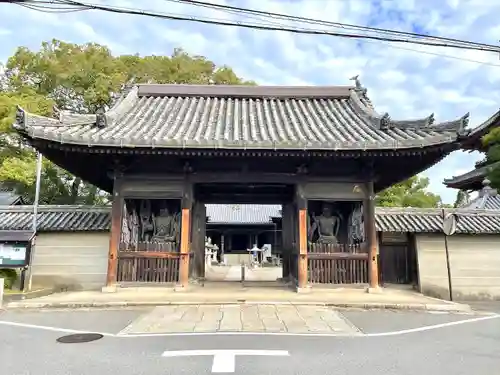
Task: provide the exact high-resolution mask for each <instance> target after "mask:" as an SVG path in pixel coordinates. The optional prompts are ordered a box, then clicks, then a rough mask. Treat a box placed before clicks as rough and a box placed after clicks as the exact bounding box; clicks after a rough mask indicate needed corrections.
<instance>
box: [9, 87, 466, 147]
mask: <svg viewBox="0 0 500 375" xmlns="http://www.w3.org/2000/svg"><path fill="white" fill-rule="evenodd" d="M149 86H151V87H149ZM148 87H149V88H148ZM363 95H364V94H362V93H360V91H359V90H358V89H355V88H352V87H351V88H349V87H347V88H346V87H335V86H332V87H266V86H258V87H250V86H246V87H245V86H224V85H219V86H213V85H212V86H196V85H140V86H138V87H136V88H135V89H133V90H130V91H129V92H128V94H127V96H126V97H125V98H121V99H120V100H119V101H118V102H117V104H116V105H115V106H114V107H113V108H112V109H110V110H109V111H108V112H106V114H105V120H104V122H105V124H104V126H103V127H98V126H96V122H97V115H94V117H93V119H92V115H81V118H78V115H76V116H75V115H73V116H72V115H69V114H62V115H61V116H60V118H59V119H49V118H43V117H40V116H34V115H31V114H28V113H26V112H20V115H19V116H18V117H17V118H18V121H19V123H18V124H17V129H18V130H19V131H20V132H22V133H24V134H27V135H28V136H29V137H34V138H42V139H47V140H51V141H56V142H65V143H71V144H80V145H86V146H91V145H100V146H110V147H113V146H114V147H127V146H129V147H163V148H179V147H182V148H185V147H190V148H225V149H289V150H303V149H311V150H350V149H363V150H370V149H396V148H415V147H422V146H430V145H438V144H446V143H452V142H455V141H456V140H457V138H458V133H460V132H461V131H462V130H463V129H464V127H465V126H466V125H467V121H468V120H467V116H464V117H463V118H461V119H459V120H456V121H451V122H446V123H441V124H434V123H433V122H434V117H433V116H432V115H431V116H429V117H427V118H424V119H421V120H410V121H394V120H392V119H390V117H389V116H388V115H387V114H385V115H379V114H377V113H376V112H375V111H374V110H373V109H372V108H371V106H369V105H368V104H367V103H368V99H367V98H364V96H363ZM99 122H100V121H99Z"/></svg>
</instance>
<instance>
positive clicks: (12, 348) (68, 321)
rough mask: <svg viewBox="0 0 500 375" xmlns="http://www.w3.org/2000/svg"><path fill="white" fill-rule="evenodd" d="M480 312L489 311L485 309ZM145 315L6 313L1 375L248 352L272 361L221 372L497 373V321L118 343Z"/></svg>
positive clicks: (161, 363)
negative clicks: (91, 337)
mask: <svg viewBox="0 0 500 375" xmlns="http://www.w3.org/2000/svg"><path fill="white" fill-rule="evenodd" d="M483 310H488V311H490V310H491V309H490V308H488V307H485V308H483ZM145 311H146V310H144V309H143V310H141V309H127V310H123V309H122V310H98V311H96V310H89V311H84V310H78V311H54V310H47V311H36V312H35V311H8V312H3V313H0V348H1V350H0V373H1V374H9V375H18V374H19V375H20V374H34V375H39V374H40V375H43V374H50V375H59V374H61V375H63V374H64V375H67V374H71V375H79V374H85V375H95V374H97V373H102V374H110V375H113V374H120V375H129V374H130V375H132V374H133V375H138V374H148V375H156V374H173V375H176V374H193V375H194V374H196V375H198V374H211V373H212V367H213V366H214V356H213V355H209V354H210V353H206V352H202V353H197V354H204V355H202V356H187V357H178V356H176V355H178V354H179V353H178V352H177V353H173V354H170V355H173V356H171V357H168V356H164V353H165V352H168V353H172V352H176V351H186V350H209V351H213V350H234V349H238V350H243V351H245V352H243V354H268V356H261V355H259V356H254V355H242V356H236V357H235V363H234V368H232V363H231V362H232V360H231V357H232V356H231V355H228V354H227V352H223V353H222V355H218V356H217V360H216V361H215V362H217V363H216V366H215V367H216V368H215V370H217V369H218V370H221V371H230V372H231V370H234V373H235V374H245V375H247V374H248V375H251V374H258V375H265V374H276V373H280V374H307V375H316V374H318V375H319V374H330V373H336V374H356V375H358V374H360V373H366V374H370V375H375V374H384V375H386V374H398V375H399V374H405V375H413V374H415V375H417V374H418V375H421V374H423V373H425V374H427V375H442V374H453V375H460V374H464V375H465V374H467V375H470V374H472V373H473V374H474V375H497V374H498V365H499V364H500V351H499V350H498V348H500V318H497V317H496V316H494V315H455V314H430V313H424V312H403V311H360V310H345V311H342V314H343V315H344V317H345V318H346V319H348V320H349V321H350V322H351V323H352V324H354V325H356V326H357V327H358V328H359V329H360V330H361V331H362V332H363V333H364V334H365V335H364V336H355V337H341V336H337V337H322V336H290V335H286V336H284V335H281V336H277V335H237V334H233V335H197V336H193V335H162V336H143V337H121V336H116V334H117V333H118V332H119V331H120V330H122V329H123V328H124V327H125V326H127V325H128V324H130V322H132V321H133V320H135V319H137V318H140V316H141V315H142V314H143V313H144V312H145ZM479 319H482V320H479ZM457 322H459V323H457ZM65 330H66V331H65ZM71 330H76V331H90V332H101V333H104V334H107V335H106V336H104V337H103V338H102V339H100V340H97V341H94V342H90V343H79V344H61V343H58V342H56V339H57V338H58V337H60V336H63V335H67V334H69V333H71V332H72V331H71ZM249 350H260V351H264V352H248V351H249ZM269 351H276V352H269ZM180 354H193V353H192V352H191V353H185V352H181V353H180ZM219 354H220V352H219ZM271 354H280V355H281V356H274V355H271ZM283 355H285V356H283Z"/></svg>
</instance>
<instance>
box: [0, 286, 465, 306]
mask: <svg viewBox="0 0 500 375" xmlns="http://www.w3.org/2000/svg"><path fill="white" fill-rule="evenodd" d="M240 303H244V304H290V305H316V306H337V307H356V308H389V309H414V310H439V311H470V307H469V306H468V305H463V304H458V303H453V302H448V301H443V300H438V299H435V298H430V297H425V296H423V295H421V294H419V293H416V292H414V291H409V290H400V289H395V288H394V289H393V288H385V289H383V291H382V292H381V293H366V291H365V289H363V288H359V289H355V288H335V289H331V288H322V287H321V286H313V287H312V288H311V290H310V292H309V293H296V292H295V291H293V290H291V289H290V288H289V287H288V286H287V285H285V284H280V283H278V282H248V283H245V285H244V287H242V286H241V284H240V283H226V282H214V283H207V284H206V285H205V286H204V287H203V286H201V285H190V286H189V288H188V289H187V290H185V291H181V292H176V291H174V289H173V288H166V287H165V288H164V287H136V288H135V287H134V288H132V287H130V288H119V289H118V290H117V291H116V292H115V293H103V292H101V291H82V292H65V293H55V294H51V295H48V296H44V297H38V298H32V299H26V300H22V301H15V302H10V303H7V304H6V307H7V308H79V307H118V306H162V305H163V306H165V305H203V304H205V305H207V304H212V305H224V304H240Z"/></svg>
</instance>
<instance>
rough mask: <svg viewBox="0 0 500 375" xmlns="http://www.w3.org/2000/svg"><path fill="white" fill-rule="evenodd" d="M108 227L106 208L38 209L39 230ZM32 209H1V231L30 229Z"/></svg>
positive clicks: (102, 229) (14, 207)
mask: <svg viewBox="0 0 500 375" xmlns="http://www.w3.org/2000/svg"><path fill="white" fill-rule="evenodd" d="M110 225H111V218H110V210H109V207H91V206H39V208H38V216H37V229H38V230H39V231H54V232H59V231H67V232H71V231H107V230H109V228H110ZM32 228H33V206H10V207H5V206H4V207H0V230H31V229H32Z"/></svg>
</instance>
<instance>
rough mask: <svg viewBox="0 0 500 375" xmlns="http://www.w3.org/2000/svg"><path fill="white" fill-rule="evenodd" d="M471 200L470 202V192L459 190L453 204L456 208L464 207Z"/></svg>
mask: <svg viewBox="0 0 500 375" xmlns="http://www.w3.org/2000/svg"><path fill="white" fill-rule="evenodd" d="M469 202H470V195H469V193H468V192H466V191H463V190H459V191H458V193H457V198H456V199H455V203H454V204H453V207H454V208H458V207H463V206H464V205H466V204H468V203H469Z"/></svg>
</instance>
